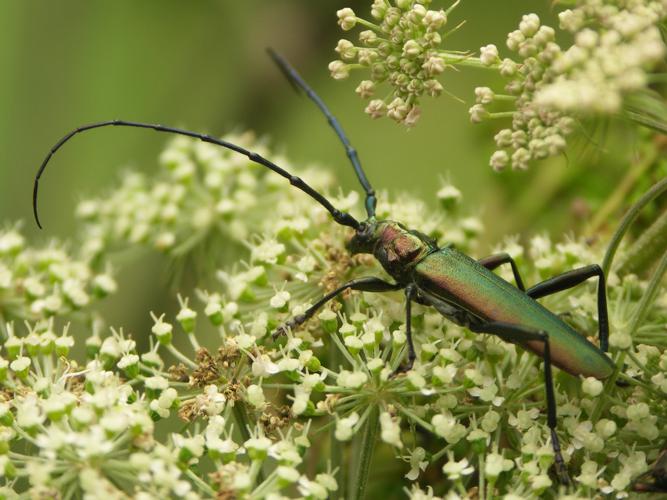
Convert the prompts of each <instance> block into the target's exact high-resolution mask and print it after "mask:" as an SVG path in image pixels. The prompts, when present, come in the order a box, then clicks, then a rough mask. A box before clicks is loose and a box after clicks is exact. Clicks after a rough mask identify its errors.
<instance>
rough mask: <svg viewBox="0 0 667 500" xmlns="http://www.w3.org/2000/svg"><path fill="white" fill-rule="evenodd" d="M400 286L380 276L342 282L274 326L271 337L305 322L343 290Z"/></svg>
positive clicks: (378, 289)
mask: <svg viewBox="0 0 667 500" xmlns="http://www.w3.org/2000/svg"><path fill="white" fill-rule="evenodd" d="M401 288H404V285H401V284H400V283H389V282H387V281H384V280H381V279H380V278H376V277H375V276H367V277H364V278H357V279H354V280H351V281H348V282H347V283H344V284H342V285H341V286H339V287H338V288H336V289H335V290H334V291H332V292H329V293H328V294H326V295H325V296H324V297H322V298H321V299H320V300H318V301H317V302H315V304H313V305H312V306H310V307H309V308H308V309H306V311H305V312H304V313H303V314H299V315H297V316H294V317H293V318H292V319H290V320H288V321H286V322H285V323H283V324H282V325H281V326H279V327H278V328H276V330H275V331H274V332H273V338H274V340H275V339H276V338H277V337H279V336H280V335H284V334H286V333H287V330H288V329H290V328H296V327H297V326H299V325H300V324H302V323H305V322H306V321H308V320H309V319H310V318H312V317H313V315H314V314H315V313H316V312H317V311H318V309H320V308H321V307H322V306H323V305H324V304H326V303H327V302H329V301H330V300H332V299H334V298H336V297H337V296H339V295H340V294H341V293H343V292H344V291H345V290H361V291H362V292H390V291H393V290H400V289H401Z"/></svg>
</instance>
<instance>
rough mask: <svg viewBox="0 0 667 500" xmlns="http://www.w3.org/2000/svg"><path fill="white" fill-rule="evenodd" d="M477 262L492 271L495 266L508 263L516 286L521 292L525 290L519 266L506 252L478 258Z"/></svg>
mask: <svg viewBox="0 0 667 500" xmlns="http://www.w3.org/2000/svg"><path fill="white" fill-rule="evenodd" d="M477 262H479V263H480V264H482V265H483V266H484V267H486V268H487V269H488V270H489V271H493V270H494V269H495V268H496V267H498V266H502V265H503V264H510V265H511V266H512V274H513V275H514V281H515V282H516V287H517V288H518V289H519V290H521V291H522V292H523V291H525V290H526V288H525V287H524V286H523V280H522V279H521V274H520V273H519V268H518V267H517V265H516V262H514V259H513V258H512V257H510V254H508V253H505V252H503V253H494V254H493V255H489V256H488V257H484V258H483V259H479V260H478V261H477Z"/></svg>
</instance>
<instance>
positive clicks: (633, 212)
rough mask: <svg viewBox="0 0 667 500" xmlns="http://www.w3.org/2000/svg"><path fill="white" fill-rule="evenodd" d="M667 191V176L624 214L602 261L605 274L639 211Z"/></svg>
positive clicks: (607, 272)
mask: <svg viewBox="0 0 667 500" xmlns="http://www.w3.org/2000/svg"><path fill="white" fill-rule="evenodd" d="M666 192H667V178H665V179H663V180H661V181H660V182H658V183H657V184H655V185H654V186H653V187H652V188H651V189H649V190H648V191H647V192H646V193H644V195H643V196H642V197H641V198H640V199H639V201H637V203H635V204H634V205H633V206H632V207H631V208H630V210H628V211H627V213H626V214H625V215H624V216H623V220H622V221H621V224H620V225H619V226H618V229H617V230H616V232H615V233H614V235H613V236H612V238H611V241H610V242H609V246H608V247H607V252H606V253H605V256H604V260H603V261H602V271H603V272H604V274H605V275H608V274H609V269H611V263H612V261H613V260H614V255H616V251H617V250H618V247H619V245H620V244H621V240H623V236H625V233H626V232H627V231H628V229H629V228H630V226H631V225H632V223H633V222H634V221H635V219H637V217H638V216H639V213H640V212H641V211H642V209H643V208H644V207H645V206H646V205H648V204H649V203H651V202H652V201H653V200H655V199H656V198H657V197H658V196H660V195H661V194H663V193H666Z"/></svg>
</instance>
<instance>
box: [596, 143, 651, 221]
mask: <svg viewBox="0 0 667 500" xmlns="http://www.w3.org/2000/svg"><path fill="white" fill-rule="evenodd" d="M656 155H657V151H656V148H655V147H653V148H651V149H650V150H649V151H647V152H646V153H645V154H644V157H643V158H642V160H641V161H639V162H638V163H635V164H634V165H633V166H632V167H631V168H630V170H628V172H627V174H625V177H623V179H621V182H620V183H619V184H618V186H617V187H616V189H615V190H614V192H613V193H612V194H611V196H609V198H607V200H606V201H605V202H604V204H603V205H602V207H601V208H600V210H598V212H597V213H596V214H595V217H593V220H592V221H591V223H590V225H589V226H588V228H587V229H586V233H588V234H595V233H596V232H597V231H598V230H599V229H600V227H601V226H602V225H603V224H605V223H606V222H607V221H608V220H609V217H610V216H611V215H612V214H613V213H614V212H615V211H616V209H617V208H618V207H619V206H621V204H622V203H623V201H624V200H625V199H627V196H628V193H629V192H630V190H631V189H632V187H633V186H634V185H635V184H636V183H637V180H638V179H639V178H640V177H641V176H642V174H643V173H644V172H645V171H646V170H647V169H648V168H649V167H650V166H651V165H652V164H653V162H654V161H655V158H656Z"/></svg>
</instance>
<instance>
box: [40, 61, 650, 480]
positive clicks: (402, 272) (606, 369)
mask: <svg viewBox="0 0 667 500" xmlns="http://www.w3.org/2000/svg"><path fill="white" fill-rule="evenodd" d="M270 55H271V57H272V58H273V59H274V61H275V62H276V63H277V64H278V66H279V67H280V69H281V70H282V71H283V72H284V73H285V75H286V76H287V77H288V79H289V80H290V82H291V83H292V84H293V85H294V87H295V88H296V89H297V90H299V89H300V90H303V91H304V92H305V93H306V94H307V95H308V97H309V98H310V99H311V100H312V101H313V102H315V104H316V105H317V106H318V107H319V108H320V110H321V111H322V112H323V113H324V115H325V116H326V118H327V120H328V122H329V124H330V125H331V126H332V127H333V129H334V131H335V132H336V134H337V135H338V138H339V139H340V141H341V142H342V143H343V145H344V146H345V151H346V153H347V156H348V158H349V160H350V162H351V164H352V167H353V168H354V171H355V174H356V175H357V178H358V180H359V183H360V184H361V186H362V188H363V189H364V191H365V194H366V198H365V203H364V204H365V207H366V212H367V215H368V217H367V220H366V221H364V222H359V221H358V220H357V219H355V218H354V217H353V216H352V215H351V214H349V213H346V212H342V211H341V210H338V209H337V208H336V207H334V206H333V204H332V203H331V202H330V201H329V200H328V199H327V198H326V197H325V196H324V195H322V194H321V193H319V192H318V191H316V190H315V189H314V188H313V187H311V186H310V185H309V184H308V183H306V182H305V181H304V180H303V179H301V178H299V177H297V176H295V175H292V174H290V173H289V172H288V171H287V170H285V169H283V168H282V167H280V166H278V165H276V164H275V163H273V162H272V161H270V160H267V159H266V158H264V157H262V156H260V155H259V154H257V153H255V152H253V151H249V150H247V149H245V148H243V147H241V146H238V145H236V144H232V143H230V142H227V141H224V140H221V139H217V138H215V137H211V136H209V135H206V134H200V133H197V132H191V131H189V130H183V129H179V128H174V127H167V126H164V125H155V124H150V123H141V122H131V121H126V120H110V121H104V122H99V123H92V124H89V125H84V126H82V127H79V128H77V129H75V130H73V131H71V132H70V133H68V134H67V135H65V136H64V137H63V138H62V139H60V141H58V142H57V143H56V144H55V146H53V147H52V148H51V150H50V151H49V153H48V154H47V155H46V158H44V161H43V162H42V164H41V165H40V167H39V170H38V172H37V175H36V176H35V183H34V189H33V210H34V214H35V220H36V221H37V224H38V225H39V224H40V222H39V217H38V212H37V194H38V189H39V180H40V178H41V176H42V174H43V172H44V170H45V168H46V165H47V164H48V162H49V161H50V159H51V157H52V156H53V155H54V154H55V153H56V152H57V151H58V150H59V149H60V148H61V147H62V146H63V145H64V144H65V143H66V142H67V141H69V140H70V139H71V138H72V137H74V136H75V135H77V134H79V133H82V132H85V131H88V130H93V129H97V128H101V127H108V126H115V127H135V128H142V129H151V130H155V131H157V132H164V133H169V134H177V135H183V136H187V137H191V138H194V139H199V140H201V141H203V142H207V143H210V144H214V145H216V146H220V147H223V148H226V149H230V150H232V151H235V152H237V153H239V154H241V155H244V156H246V157H247V158H248V159H249V160H250V161H252V162H254V163H257V164H259V165H262V166H264V167H266V168H268V169H269V170H271V171H273V172H275V173H277V174H278V175H280V176H282V177H284V178H285V179H286V180H287V181H289V183H290V184H291V185H292V186H294V187H295V188H297V189H299V190H301V191H303V192H304V193H305V194H307V195H308V196H310V197H311V198H312V199H313V200H315V201H316V202H317V203H319V204H320V205H322V206H323V207H324V208H325V209H326V210H327V211H328V212H329V214H331V216H332V218H333V219H334V221H336V222H337V223H338V224H341V225H344V226H347V227H351V228H352V229H354V231H355V232H354V235H353V236H352V238H351V240H350V242H349V245H348V246H349V250H350V251H351V252H352V253H368V254H372V255H374V256H375V258H376V259H377V260H378V261H379V262H380V264H381V265H382V267H383V268H384V269H385V271H386V272H387V273H388V274H389V275H390V276H391V277H392V278H393V279H394V283H390V282H388V281H385V280H382V279H380V278H377V277H374V276H368V277H364V278H357V279H354V280H352V281H349V282H347V283H344V284H343V285H341V286H340V287H339V288H337V289H336V290H333V291H332V292H330V293H328V294H327V295H325V296H324V297H322V298H321V299H320V300H318V301H317V302H316V303H315V304H313V305H312V306H311V307H310V308H308V309H307V310H306V311H305V312H304V313H303V314H300V315H298V316H296V317H294V318H292V319H290V320H289V321H287V322H286V323H285V324H284V325H282V326H281V327H279V328H278V329H277V330H276V331H275V332H274V338H275V337H276V336H278V335H280V334H283V333H286V332H288V331H289V330H290V329H292V328H296V327H297V326H299V325H300V324H302V323H304V322H305V321H307V320H308V319H309V318H311V317H312V316H313V315H314V314H315V313H316V312H317V310H318V309H320V308H321V307H322V306H323V305H324V304H326V303H327V302H328V301H330V300H332V299H334V298H335V297H337V296H339V295H340V294H341V293H343V292H344V291H346V290H360V291H365V292H387V291H392V290H404V292H405V333H406V337H407V344H408V363H407V364H406V365H404V366H403V367H398V368H397V369H396V371H395V372H394V374H398V373H400V372H402V371H406V370H409V369H411V368H412V366H413V363H414V361H415V359H416V353H415V348H414V344H413V341H412V315H411V311H412V303H413V302H417V303H419V304H423V305H427V306H431V307H434V308H435V309H436V310H437V311H438V312H440V313H441V314H442V315H443V316H444V317H446V318H448V319H449V320H451V321H453V322H455V323H457V324H459V325H462V326H465V327H467V328H469V329H470V330H471V331H473V332H476V333H486V334H490V335H496V336H498V337H500V338H501V339H503V340H506V341H508V342H513V343H516V344H518V345H520V346H522V347H524V348H526V349H528V350H530V351H532V352H534V353H535V354H537V355H538V356H540V357H541V358H542V360H543V361H544V380H545V391H546V403H547V424H548V426H549V428H550V430H551V442H552V446H553V449H554V455H555V466H556V471H557V473H558V475H559V477H560V480H561V482H563V483H568V482H569V476H568V474H567V469H566V467H565V463H564V461H563V457H562V455H561V452H560V444H559V441H558V435H557V433H556V424H557V420H556V399H555V395H554V388H553V377H552V374H551V365H552V364H554V365H556V366H558V367H560V368H561V369H563V370H565V371H566V372H568V373H570V374H572V375H575V376H579V375H583V376H586V377H596V378H598V379H604V378H607V377H609V376H610V375H611V374H612V373H613V372H614V370H615V366H614V364H613V363H612V361H611V360H610V359H609V358H608V357H607V355H606V350H607V343H608V336H609V322H608V316H607V301H606V293H605V276H604V273H603V272H602V270H601V269H600V267H599V266H597V265H590V266H586V267H582V268H579V269H575V270H573V271H570V272H566V273H564V274H562V275H560V276H556V277H554V278H551V279H549V280H546V281H543V282H542V283H538V284H537V285H535V286H533V287H531V288H529V289H528V290H526V289H525V288H524V286H523V281H522V279H521V275H520V273H519V271H518V269H517V267H516V264H515V262H514V261H513V260H512V258H511V257H510V256H509V255H507V254H497V255H491V256H489V257H487V258H485V259H481V260H478V261H476V260H474V259H472V258H470V257H468V256H467V255H465V254H463V253H461V252H459V251H457V250H456V249H454V248H453V247H452V246H444V247H439V246H438V244H437V242H436V241H434V240H433V239H431V238H429V237H428V236H426V235H425V234H422V233H420V232H419V231H415V230H411V229H408V228H406V227H405V226H403V225H402V224H400V223H399V222H394V221H390V220H383V221H378V220H376V218H375V206H376V202H377V199H376V196H375V191H374V190H373V188H372V187H371V184H370V182H369V181H368V179H367V178H366V174H365V172H364V170H363V168H362V167H361V163H360V162H359V158H358V156H357V152H356V151H355V150H354V149H353V148H352V146H351V145H350V142H349V140H348V139H347V136H346V135H345V133H344V132H343V130H342V128H341V127H340V125H339V124H338V121H337V120H336V118H335V117H334V116H333V115H332V114H331V112H330V111H329V109H328V108H327V107H326V105H325V104H324V102H322V100H321V99H320V98H319V96H318V95H317V94H315V92H314V91H313V90H312V89H311V88H310V87H309V86H308V85H307V84H306V83H305V82H304V81H303V79H302V78H301V76H299V74H298V73H297V72H296V71H295V70H294V69H293V68H292V67H291V66H290V65H289V64H288V63H287V62H286V61H285V60H284V59H283V58H282V57H280V56H279V55H277V54H276V53H274V52H271V51H270ZM40 227H41V226H40ZM503 264H509V265H511V266H512V272H513V274H514V280H515V282H516V286H514V285H512V284H511V283H509V282H507V281H505V280H503V279H502V278H500V277H499V276H497V275H496V274H494V273H493V272H492V271H493V269H495V268H496V267H498V266H500V265H503ZM595 277H596V278H598V291H597V298H598V323H599V338H600V348H597V347H596V346H595V345H593V344H592V343H591V342H589V341H588V340H586V338H585V337H584V336H582V335H580V334H579V333H577V332H576V331H575V330H574V329H572V328H571V327H570V326H569V325H567V324H566V323H565V322H563V321H562V320H561V319H560V318H559V317H558V316H556V315H555V314H553V313H552V312H550V311H549V310H547V309H546V308H544V307H543V306H542V305H540V304H539V303H538V302H537V300H536V299H538V298H540V297H544V296H545V295H549V294H552V293H556V292H559V291H562V290H565V289H568V288H572V287H574V286H576V285H578V284H579V283H582V282H583V281H586V280H587V279H589V278H595ZM660 470H662V469H660Z"/></svg>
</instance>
